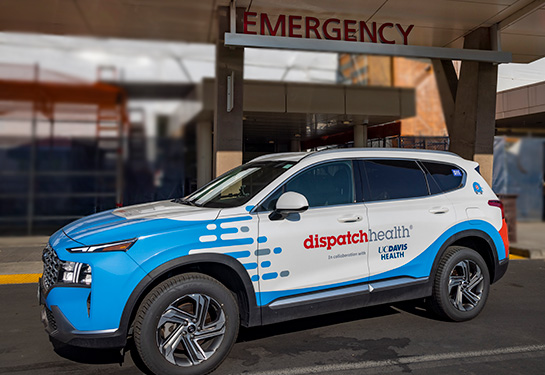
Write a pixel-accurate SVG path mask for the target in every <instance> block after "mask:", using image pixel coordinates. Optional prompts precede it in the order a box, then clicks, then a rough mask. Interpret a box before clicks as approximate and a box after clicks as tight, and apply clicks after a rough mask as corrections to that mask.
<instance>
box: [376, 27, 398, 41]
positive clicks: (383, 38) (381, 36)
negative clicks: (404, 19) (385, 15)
mask: <svg viewBox="0 0 545 375" xmlns="http://www.w3.org/2000/svg"><path fill="white" fill-rule="evenodd" d="M385 27H394V24H393V23H390V22H387V23H383V24H382V25H380V27H379V28H378V37H379V38H380V41H381V43H386V44H395V43H396V42H395V40H388V39H386V38H385V37H384V28H385Z"/></svg>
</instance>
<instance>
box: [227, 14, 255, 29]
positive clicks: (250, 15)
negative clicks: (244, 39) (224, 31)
mask: <svg viewBox="0 0 545 375" xmlns="http://www.w3.org/2000/svg"><path fill="white" fill-rule="evenodd" d="M255 16H257V13H254V12H244V34H257V33H256V32H255V31H249V30H248V25H251V26H255V24H256V22H255V21H250V20H248V17H255ZM231 32H232V31H231Z"/></svg>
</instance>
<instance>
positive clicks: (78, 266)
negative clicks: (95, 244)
mask: <svg viewBox="0 0 545 375" xmlns="http://www.w3.org/2000/svg"><path fill="white" fill-rule="evenodd" d="M91 273H92V269H91V266H90V265H88V264H87V263H79V262H63V261H61V264H60V270H59V281H61V282H63V283H66V284H84V285H91V282H92V281H93V277H92V274H91Z"/></svg>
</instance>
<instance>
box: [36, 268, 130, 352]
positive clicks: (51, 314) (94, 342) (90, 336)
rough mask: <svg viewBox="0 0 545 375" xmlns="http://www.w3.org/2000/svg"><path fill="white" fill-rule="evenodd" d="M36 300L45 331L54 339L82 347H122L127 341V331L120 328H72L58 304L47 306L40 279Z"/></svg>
mask: <svg viewBox="0 0 545 375" xmlns="http://www.w3.org/2000/svg"><path fill="white" fill-rule="evenodd" d="M38 302H39V303H40V305H41V308H42V310H41V320H42V323H43V324H44V326H45V331H46V332H47V333H48V334H49V336H50V337H51V338H52V339H54V340H57V341H60V342H62V343H65V344H68V345H73V346H79V347H84V348H122V347H124V346H125V345H126V343H127V332H126V331H124V330H122V329H110V330H98V331H79V330H77V329H76V328H74V326H73V325H72V324H71V323H70V321H69V320H68V319H67V318H66V316H65V315H64V314H63V313H62V311H61V310H60V308H59V307H58V306H56V305H51V306H50V308H49V307H48V306H47V303H46V299H45V296H44V293H43V283H42V279H40V281H39V283H38Z"/></svg>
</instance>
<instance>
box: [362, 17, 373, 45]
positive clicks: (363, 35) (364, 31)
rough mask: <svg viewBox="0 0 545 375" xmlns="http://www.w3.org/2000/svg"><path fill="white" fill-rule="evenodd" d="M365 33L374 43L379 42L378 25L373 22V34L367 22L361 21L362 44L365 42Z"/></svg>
mask: <svg viewBox="0 0 545 375" xmlns="http://www.w3.org/2000/svg"><path fill="white" fill-rule="evenodd" d="M365 33H367V36H368V37H369V39H371V41H372V42H373V43H376V42H377V23H376V22H373V32H372V33H371V31H370V30H369V28H368V27H367V25H366V24H365V22H363V21H360V42H365Z"/></svg>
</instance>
